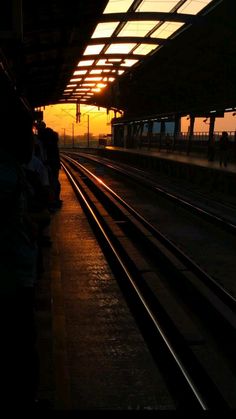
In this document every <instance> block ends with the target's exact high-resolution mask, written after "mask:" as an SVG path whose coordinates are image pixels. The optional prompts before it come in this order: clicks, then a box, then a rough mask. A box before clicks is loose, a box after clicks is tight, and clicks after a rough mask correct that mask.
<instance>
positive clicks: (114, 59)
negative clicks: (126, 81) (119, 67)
mask: <svg viewBox="0 0 236 419" xmlns="http://www.w3.org/2000/svg"><path fill="white" fill-rule="evenodd" d="M108 61H110V62H111V63H119V62H121V61H122V58H108Z"/></svg>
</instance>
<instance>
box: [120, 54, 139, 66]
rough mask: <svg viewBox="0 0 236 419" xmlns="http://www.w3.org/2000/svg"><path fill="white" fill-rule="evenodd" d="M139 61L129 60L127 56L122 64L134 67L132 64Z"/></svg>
mask: <svg viewBox="0 0 236 419" xmlns="http://www.w3.org/2000/svg"><path fill="white" fill-rule="evenodd" d="M135 51H136V50H135ZM137 62H138V60H129V59H127V58H126V59H125V60H124V62H123V63H122V64H121V67H132V65H134V64H136V63H137Z"/></svg>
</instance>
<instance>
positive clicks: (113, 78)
mask: <svg viewBox="0 0 236 419" xmlns="http://www.w3.org/2000/svg"><path fill="white" fill-rule="evenodd" d="M114 80H115V77H103V81H110V82H112V81H114Z"/></svg>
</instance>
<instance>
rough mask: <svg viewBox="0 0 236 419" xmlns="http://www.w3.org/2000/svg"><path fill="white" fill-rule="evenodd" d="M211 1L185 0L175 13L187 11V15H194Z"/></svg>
mask: <svg viewBox="0 0 236 419" xmlns="http://www.w3.org/2000/svg"><path fill="white" fill-rule="evenodd" d="M211 2H212V0H187V1H186V2H185V3H184V4H183V5H182V6H181V7H180V8H179V9H178V10H177V13H188V14H189V15H196V14H197V13H199V12H200V11H201V10H202V9H204V7H206V6H207V5H208V4H209V3H211Z"/></svg>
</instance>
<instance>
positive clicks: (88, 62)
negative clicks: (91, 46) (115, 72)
mask: <svg viewBox="0 0 236 419" xmlns="http://www.w3.org/2000/svg"><path fill="white" fill-rule="evenodd" d="M93 63H94V60H84V61H80V62H79V63H78V64H77V67H88V66H90V65H93Z"/></svg>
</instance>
